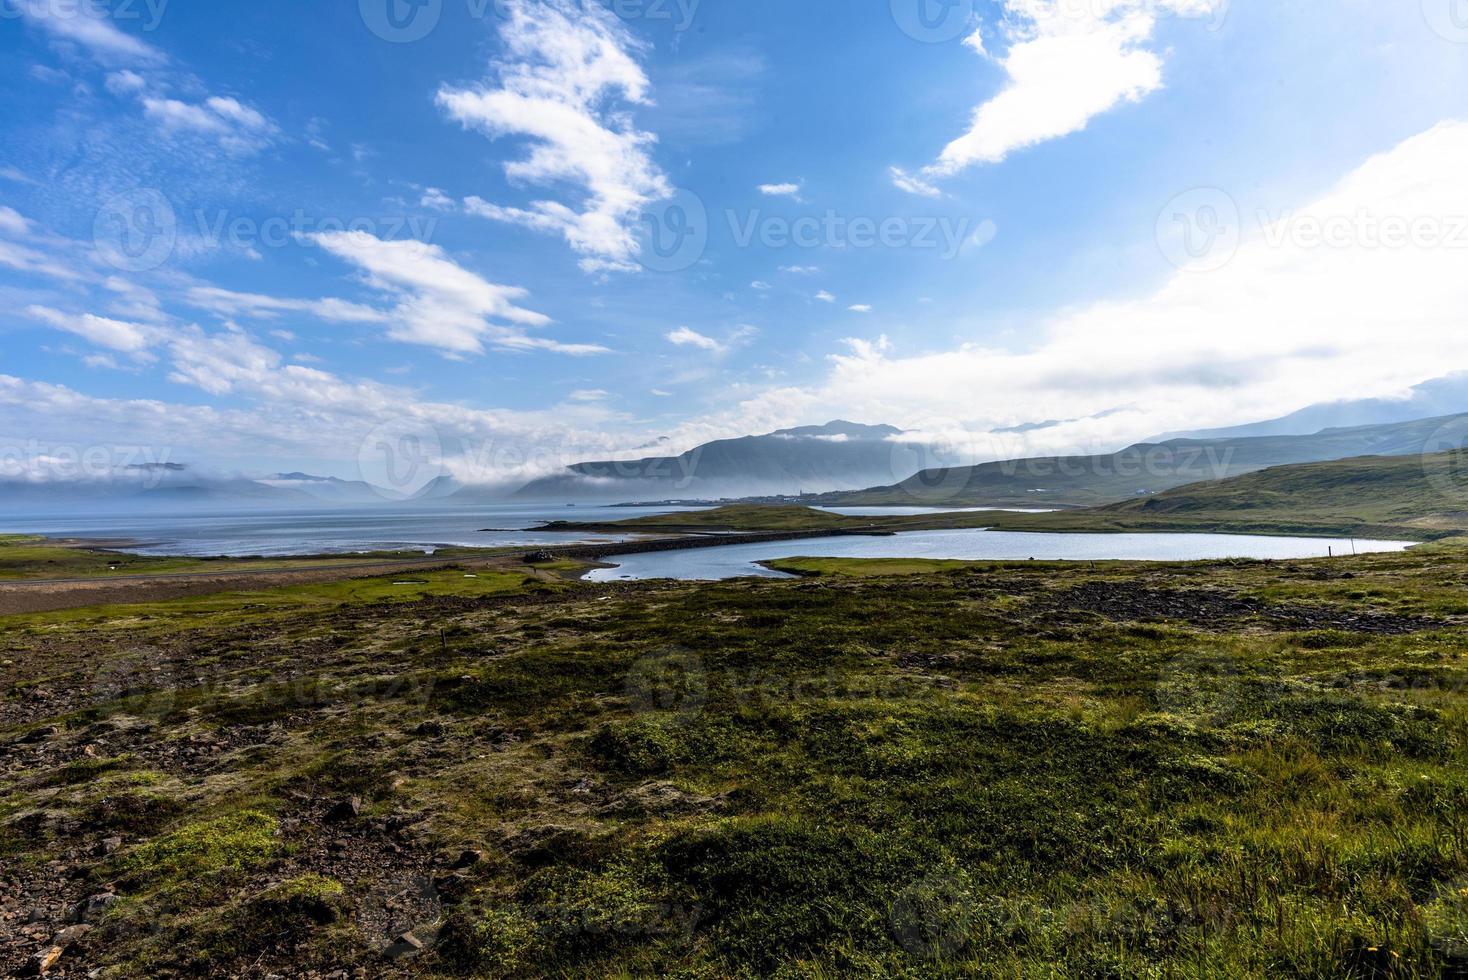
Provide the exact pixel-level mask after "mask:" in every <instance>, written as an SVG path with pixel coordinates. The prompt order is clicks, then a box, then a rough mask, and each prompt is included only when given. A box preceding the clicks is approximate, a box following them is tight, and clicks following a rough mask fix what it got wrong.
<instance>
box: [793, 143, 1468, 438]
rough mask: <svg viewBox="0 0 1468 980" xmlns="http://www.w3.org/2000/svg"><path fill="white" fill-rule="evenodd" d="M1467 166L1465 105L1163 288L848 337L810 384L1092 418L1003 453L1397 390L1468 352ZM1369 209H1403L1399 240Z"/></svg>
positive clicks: (985, 418)
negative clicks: (932, 329) (924, 343)
mask: <svg viewBox="0 0 1468 980" xmlns="http://www.w3.org/2000/svg"><path fill="white" fill-rule="evenodd" d="M1465 171H1468V122H1450V123H1444V124H1442V125H1440V126H1437V127H1435V128H1433V129H1432V130H1430V131H1428V132H1426V133H1423V134H1421V135H1419V136H1416V137H1414V138H1412V139H1410V140H1407V141H1405V142H1404V143H1402V144H1400V145H1399V146H1396V147H1394V148H1392V149H1391V150H1389V151H1387V152H1385V153H1383V154H1380V155H1378V156H1376V157H1374V158H1372V159H1371V160H1369V161H1367V162H1366V163H1364V164H1363V165H1362V166H1360V167H1359V168H1357V169H1356V170H1355V171H1354V172H1353V173H1351V174H1349V175H1348V176H1347V177H1345V178H1344V179H1343V180H1342V181H1340V182H1339V183H1338V184H1337V185H1336V186H1335V187H1333V188H1331V189H1330V190H1329V191H1328V192H1326V193H1324V194H1323V195H1321V196H1320V197H1319V198H1318V199H1317V200H1314V201H1312V202H1310V203H1308V204H1307V205H1305V206H1304V207H1301V208H1299V209H1298V210H1297V211H1295V212H1293V213H1292V214H1290V215H1288V216H1286V217H1284V218H1281V216H1278V215H1274V216H1269V217H1268V218H1267V220H1265V222H1264V224H1263V225H1262V227H1261V226H1260V225H1259V224H1258V223H1257V221H1255V219H1252V218H1251V219H1249V220H1248V222H1246V223H1248V224H1250V225H1252V230H1251V232H1250V233H1249V234H1248V235H1247V236H1246V238H1245V241H1244V243H1243V245H1242V246H1241V247H1240V249H1239V251H1238V253H1237V254H1236V255H1235V256H1234V257H1233V259H1232V261H1230V262H1229V263H1228V264H1227V265H1225V266H1223V267H1222V268H1220V269H1217V270H1216V271H1212V272H1207V273H1203V272H1198V271H1179V272H1176V273H1175V274H1174V275H1172V276H1171V277H1170V278H1169V279H1168V280H1167V282H1166V283H1165V284H1164V285H1162V286H1161V287H1160V288H1158V289H1157V290H1156V291H1155V292H1154V293H1152V294H1151V295H1148V296H1145V297H1142V298H1138V299H1127V300H1122V301H1100V302H1095V303H1091V304H1089V305H1084V306H1080V307H1077V308H1074V309H1068V310H1065V311H1061V312H1058V313H1056V314H1055V315H1054V316H1052V317H1050V318H1049V319H1048V320H1045V321H1043V322H1041V323H1040V324H1038V325H1037V327H1036V330H1035V331H1034V332H1033V333H1032V334H1031V335H1030V336H1031V339H1032V343H1030V344H1029V345H1028V346H1026V347H1024V348H1021V349H1009V348H1005V347H1001V346H997V345H978V344H974V345H966V346H963V347H960V348H958V349H956V350H950V351H945V352H936V353H923V354H914V355H907V356H899V355H897V354H895V353H894V352H892V351H891V350H890V349H886V350H884V349H882V348H881V347H880V346H877V345H871V344H861V343H858V344H854V345H853V346H852V349H851V351H850V352H849V353H844V354H840V355H838V356H836V357H835V358H833V364H834V370H833V372H832V374H831V376H830V378H829V379H828V380H827V382H826V383H825V384H824V385H821V386H814V387H812V388H811V389H810V390H809V391H807V392H806V393H805V394H807V395H809V396H810V397H812V398H813V399H814V402H815V404H817V405H819V406H821V408H822V409H823V410H826V411H829V412H835V413H840V414H850V415H851V416H853V417H856V416H864V417H868V418H874V419H881V420H883V421H886V422H889V423H891V424H894V425H900V426H911V425H915V424H918V423H920V422H921V421H922V420H923V419H931V418H933V417H935V416H937V417H943V418H947V419H951V420H953V422H954V423H955V424H960V423H961V424H962V425H963V426H965V427H968V428H970V429H972V430H973V431H977V432H985V431H987V430H988V429H990V428H993V427H998V426H1011V425H1014V424H1017V423H1023V422H1032V421H1035V420H1038V419H1052V418H1059V419H1077V420H1081V421H1078V422H1075V423H1068V424H1065V425H1061V426H1057V427H1053V428H1049V429H1046V430H1043V431H1038V432H1034V433H1031V434H1028V435H1026V436H1024V437H1023V438H1019V437H1015V438H1013V439H1012V440H1011V441H1010V443H1009V444H1007V445H1006V446H1005V447H1003V452H1002V453H1001V454H1013V453H1023V452H1027V451H1051V450H1072V449H1075V448H1081V447H1086V446H1095V447H1100V448H1105V447H1111V448H1115V447H1116V446H1119V445H1124V444H1126V443H1127V442H1131V441H1135V440H1137V439H1139V438H1145V437H1147V436H1150V435H1155V434H1156V433H1159V432H1165V431H1173V430H1180V429H1194V428H1204V427H1209V426H1215V425H1225V424H1232V423H1237V422H1239V421H1241V420H1252V419H1266V418H1275V417H1279V416H1282V415H1285V414H1288V413H1290V412H1293V411H1296V410H1298V409H1300V408H1303V407H1305V406H1307V405H1310V404H1316V403H1321V402H1329V401H1335V400H1344V399H1356V398H1373V397H1377V398H1389V397H1393V396H1398V395H1401V394H1402V393H1403V392H1405V391H1406V390H1407V389H1409V388H1410V387H1412V386H1413V385H1416V384H1420V383H1421V382H1423V381H1426V380H1429V379H1431V378H1435V377H1440V376H1441V375H1443V374H1445V373H1447V372H1450V371H1452V370H1455V369H1460V368H1462V367H1463V366H1464V365H1468V330H1465V329H1464V326H1465V312H1464V311H1468V183H1465V182H1464V181H1463V179H1462V174H1463V173H1464V172H1465ZM1362 216H1366V223H1365V224H1364V225H1361V226H1360V227H1361V228H1362V231H1361V232H1360V233H1359V234H1356V235H1355V236H1354V237H1352V236H1351V235H1346V236H1344V237H1340V238H1338V240H1337V241H1336V243H1335V244H1334V245H1327V244H1323V243H1319V242H1318V239H1319V237H1320V236H1319V233H1318V232H1319V229H1320V228H1322V227H1323V228H1326V229H1330V228H1343V229H1348V230H1349V229H1353V228H1356V227H1358V224H1357V223H1358V222H1361V221H1362V220H1363V219H1362ZM1373 227H1376V228H1378V229H1382V228H1390V227H1396V228H1397V229H1398V232H1399V233H1400V235H1401V239H1402V240H1400V241H1396V242H1394V243H1393V242H1392V241H1391V240H1390V239H1389V238H1387V237H1386V233H1385V232H1382V231H1379V230H1378V231H1372V230H1371V229H1372V228H1373ZM1312 228H1314V229H1316V231H1315V232H1314V233H1308V234H1307V232H1309V230H1310V229H1312ZM1414 228H1415V229H1419V232H1420V233H1419V232H1413V231H1411V229H1414ZM767 397H769V398H770V399H772V400H773V401H775V402H777V403H778V402H779V401H781V399H782V398H785V397H786V396H784V395H782V394H781V393H779V392H772V393H768V395H767ZM789 401H790V403H792V404H796V405H805V404H807V403H806V402H805V401H803V400H800V401H797V400H795V399H794V397H793V396H790V398H789ZM1118 407H1124V408H1123V410H1122V411H1111V410H1113V409H1117V408H1118Z"/></svg>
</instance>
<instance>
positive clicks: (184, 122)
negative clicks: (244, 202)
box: [143, 96, 276, 154]
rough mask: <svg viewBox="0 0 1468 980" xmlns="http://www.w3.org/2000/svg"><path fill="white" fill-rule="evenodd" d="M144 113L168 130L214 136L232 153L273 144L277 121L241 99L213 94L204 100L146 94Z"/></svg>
mask: <svg viewBox="0 0 1468 980" xmlns="http://www.w3.org/2000/svg"><path fill="white" fill-rule="evenodd" d="M143 112H144V114H145V115H146V116H147V117H148V118H150V119H152V120H154V121H155V122H157V123H158V124H159V125H160V126H161V127H162V128H163V130H164V131H165V132H168V133H180V132H187V133H195V134H200V135H203V136H207V137H210V138H212V139H215V140H217V141H218V142H219V145H220V146H221V147H223V148H224V149H225V150H227V151H228V152H230V153H240V154H247V153H255V152H258V151H259V150H262V149H264V148H265V147H266V146H269V145H270V142H271V140H272V139H273V138H274V136H275V133H276V127H275V124H274V123H272V122H271V121H270V120H269V119H267V118H265V116H264V115H263V114H262V113H261V112H259V111H258V110H256V109H252V108H250V107H249V106H247V105H244V104H243V103H241V102H240V101H239V100H238V99H232V98H227V97H223V96H212V97H210V98H208V99H205V100H204V101H203V102H202V103H199V104H194V103H191V102H181V101H179V100H178V99H166V98H153V97H145V98H144V99H143Z"/></svg>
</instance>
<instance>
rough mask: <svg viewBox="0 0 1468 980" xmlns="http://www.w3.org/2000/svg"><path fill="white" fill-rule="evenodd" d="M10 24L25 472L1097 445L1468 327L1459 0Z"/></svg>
mask: <svg viewBox="0 0 1468 980" xmlns="http://www.w3.org/2000/svg"><path fill="white" fill-rule="evenodd" d="M390 15H391V17H390ZM924 17H926V23H927V24H929V25H932V26H931V27H924V26H923V24H924V23H925V21H924V19H923V18H924ZM395 24H396V25H398V26H394V25H395ZM0 52H3V57H0V83H3V85H4V90H5V91H6V93H7V95H8V98H7V99H6V109H5V111H4V114H3V115H0V208H3V210H0V299H3V302H0V423H3V427H4V432H3V438H4V439H5V440H6V441H7V445H6V446H5V447H4V449H3V451H0V461H3V463H4V465H6V466H8V467H9V468H10V469H12V470H15V471H18V472H22V473H25V474H29V475H32V476H35V475H38V474H46V473H49V472H52V471H54V470H55V469H56V468H57V467H58V466H60V467H63V468H64V464H63V463H58V462H57V460H58V459H64V458H67V457H68V454H72V455H75V454H76V453H78V452H81V451H83V450H93V451H94V454H95V455H96V456H97V458H98V459H108V460H113V461H116V460H119V459H122V458H124V457H126V456H127V455H128V453H129V452H134V451H137V450H139V448H140V447H141V448H142V449H143V450H144V451H145V452H146V453H148V454H151V455H153V456H157V457H164V456H166V457H168V458H170V459H173V460H176V461H182V462H187V463H190V464H193V465H196V466H201V467H206V468H211V469H215V470H220V471H231V472H245V473H252V474H257V473H266V472H271V471H274V470H284V469H306V470H311V471H315V472H325V473H329V474H332V475H338V476H343V477H355V476H357V475H359V474H360V473H361V472H363V467H364V466H366V467H368V468H370V465H371V464H370V462H368V463H364V459H366V458H368V457H370V456H371V449H370V447H371V446H373V445H378V444H380V443H381V440H380V438H378V436H380V434H381V433H382V432H384V431H386V432H390V433H394V434H395V435H401V434H402V433H404V432H408V433H416V434H418V437H419V438H420V439H421V441H423V442H425V443H427V444H431V445H432V446H433V447H435V451H436V452H438V453H439V455H440V456H441V457H442V458H441V463H442V467H443V469H444V470H445V471H447V472H452V473H454V474H455V475H457V476H459V477H460V478H463V479H484V480H488V479H509V480H513V479H516V478H518V477H520V476H525V475H533V474H534V473H537V472H539V471H542V470H544V469H547V468H553V467H555V466H559V465H564V464H565V463H566V462H571V461H575V460H576V459H579V458H583V457H586V456H592V457H599V456H603V455H607V454H611V453H620V452H634V451H637V450H638V449H640V448H641V447H645V446H647V445H651V444H658V445H665V446H667V447H669V448H678V449H681V448H687V447H689V446H691V445H692V444H694V443H696V442H699V441H703V440H705V439H708V438H711V437H716V436H725V435H735V434H742V433H746V432H752V431H765V430H768V429H772V428H775V427H779V426H784V425H793V424H802V423H812V422H822V421H827V420H828V419H830V418H834V417H838V416H844V417H852V418H855V419H857V420H859V421H865V422H871V423H890V424H894V425H898V426H902V427H905V428H910V429H914V430H915V431H920V432H923V433H927V434H929V435H931V436H933V437H937V436H942V437H943V438H944V439H946V440H948V441H950V442H951V443H953V444H955V445H956V446H957V447H958V449H959V450H960V451H963V452H966V453H967V454H968V455H972V456H994V455H1004V454H1008V453H1010V452H1028V451H1053V450H1059V449H1066V450H1071V449H1093V448H1107V447H1115V446H1118V445H1121V444H1125V443H1126V442H1128V441H1131V440H1134V439H1138V438H1142V437H1145V436H1148V435H1152V434H1155V433H1156V432H1160V431H1165V430H1170V429H1178V428H1186V427H1197V426H1204V425H1219V424H1229V423H1234V422H1242V421H1252V420H1255V419H1258V418H1265V417H1271V416H1274V415H1280V414H1285V413H1287V412H1290V411H1293V410H1295V409H1298V408H1301V407H1303V406H1305V405H1308V404H1311V403H1315V402H1320V401H1327V400H1331V399H1333V398H1347V397H1369V396H1391V395H1394V394H1400V393H1402V392H1403V391H1405V390H1406V389H1407V388H1408V387H1410V386H1411V385H1412V384H1415V383H1418V382H1420V381H1422V380H1426V379H1427V378H1430V377H1434V376H1438V375H1442V374H1446V373H1448V372H1450V371H1453V370H1460V369H1463V368H1465V367H1468V336H1464V335H1468V331H1465V330H1463V326H1464V325H1465V324H1464V320H1465V319H1468V316H1465V310H1468V305H1465V303H1468V285H1465V284H1468V276H1465V275H1464V273H1465V272H1468V269H1465V268H1464V266H1465V262H1468V231H1464V232H1463V233H1462V234H1461V235H1460V234H1459V228H1458V226H1459V223H1460V219H1462V221H1463V222H1468V190H1465V188H1464V184H1465V179H1464V177H1463V176H1462V175H1463V174H1464V173H1468V126H1465V124H1463V123H1461V122H1459V121H1460V120H1465V119H1468V5H1465V4H1464V3H1463V2H1462V0H1403V2H1401V3H1393V4H1382V3H1380V2H1379V0H1376V2H1371V0H1342V2H1339V3H1334V4H1330V5H1324V4H1318V3H1312V4H1281V3H1278V2H1264V0H1232V2H1229V0H1003V2H983V0H980V2H975V3H971V4H970V3H967V2H959V0H947V2H945V0H890V2H889V0H873V2H872V3H869V4H863V5H856V4H838V3H835V2H819V3H817V2H812V3H790V2H788V0H783V2H775V0H742V2H740V3H730V2H725V0H615V2H614V0H602V2H585V3H581V2H576V0H498V2H481V0H422V2H421V3H418V4H410V3H409V2H408V0H361V2H360V3H358V2H357V0H338V2H332V3H327V4H287V3H283V2H274V0H259V2H256V3H253V4H248V5H220V4H205V3H198V2H193V3H190V2H185V0H168V2H164V0H151V2H148V0H92V2H84V0H0ZM1383 222H1386V223H1387V225H1388V226H1391V225H1392V222H1399V223H1401V224H1403V226H1404V227H1407V228H1409V229H1411V230H1412V233H1411V234H1409V235H1407V239H1409V240H1407V241H1405V242H1403V243H1400V244H1398V243H1396V242H1395V241H1394V240H1392V241H1387V242H1385V243H1383V242H1382V241H1380V240H1379V239H1380V236H1381V225H1382V223H1383ZM1464 227H1465V228H1468V224H1465V225H1464ZM1322 228H1323V229H1324V231H1325V232H1326V233H1327V235H1326V237H1329V238H1330V239H1331V241H1330V242H1329V243H1326V244H1322V243H1321V242H1319V241H1317V238H1319V237H1320V235H1319V233H1320V231H1321V229H1322ZM1392 230H1393V228H1392V227H1389V228H1388V233H1389V237H1390V232H1391V231H1392ZM652 235H658V236H661V248H659V247H655V243H654V242H653V241H652V240H651V238H650V237H649V236H652ZM1460 239H1461V241H1460ZM680 243H681V248H678V249H672V250H671V251H668V250H669V249H671V247H672V246H673V245H678V244H680ZM662 252H668V254H661V253H662ZM1050 420H1054V421H1057V422H1059V423H1061V424H1058V425H1054V426H1049V427H1047V428H1044V429H1039V430H1035V431H1034V432H1032V433H1030V434H1029V435H1026V436H1025V437H1023V438H1019V437H1016V436H1013V435H1006V436H1003V437H996V436H994V435H992V434H991V433H992V431H993V430H994V429H997V428H1009V427H1013V426H1015V425H1020V424H1024V423H1033V422H1040V421H1050ZM364 447H368V448H364ZM99 465H103V464H99Z"/></svg>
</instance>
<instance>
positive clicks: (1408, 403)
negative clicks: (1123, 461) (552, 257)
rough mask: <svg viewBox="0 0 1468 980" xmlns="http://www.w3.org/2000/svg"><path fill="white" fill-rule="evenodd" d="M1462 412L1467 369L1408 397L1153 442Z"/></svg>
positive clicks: (1327, 407)
mask: <svg viewBox="0 0 1468 980" xmlns="http://www.w3.org/2000/svg"><path fill="white" fill-rule="evenodd" d="M1463 412H1468V372H1463V373H1459V374H1451V375H1448V376H1447V377H1443V378H1437V379H1435V380H1433V381H1427V382H1424V383H1422V384H1420V385H1418V386H1417V387H1415V388H1413V389H1412V391H1411V393H1410V395H1409V397H1407V398H1400V399H1398V398H1362V399H1357V400H1353V401H1340V402H1324V403H1322V404H1319V405H1312V406H1310V407H1309V408H1303V409H1301V410H1300V411H1298V412H1294V413H1292V414H1290V415H1286V416H1284V417H1283V418H1277V419H1270V420H1269V421H1267V422H1254V423H1251V424H1249V425H1232V426H1228V427H1226V428H1222V429H1200V430H1196V431H1192V432H1171V433H1168V434H1167V435H1164V436H1159V437H1157V439H1155V440H1152V441H1156V442H1162V441H1166V440H1168V439H1239V438H1250V437H1254V436H1288V435H1307V434H1309V433H1313V432H1320V431H1321V430H1322V429H1341V428H1353V427H1360V426H1366V425H1388V424H1391V423H1393V422H1408V421H1411V420H1413V419H1423V418H1435V417H1441V416H1447V415H1458V414H1460V413H1463Z"/></svg>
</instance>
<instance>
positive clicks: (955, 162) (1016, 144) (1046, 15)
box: [892, 0, 1227, 196]
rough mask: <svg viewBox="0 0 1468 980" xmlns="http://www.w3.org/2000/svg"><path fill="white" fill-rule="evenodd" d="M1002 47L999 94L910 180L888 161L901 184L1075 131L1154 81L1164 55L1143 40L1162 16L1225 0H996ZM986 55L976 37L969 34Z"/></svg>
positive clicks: (1203, 12) (919, 189)
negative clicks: (1076, 0) (1091, 0)
mask: <svg viewBox="0 0 1468 980" xmlns="http://www.w3.org/2000/svg"><path fill="white" fill-rule="evenodd" d="M1003 2H1004V8H1005V13H1006V15H1007V16H1006V17H1005V19H1004V22H1003V32H1004V34H1005V35H1006V39H1007V40H1008V42H1009V47H1008V50H1007V51H1006V52H1005V53H1004V54H1003V55H1000V56H998V57H997V58H996V59H995V60H996V61H997V63H998V64H999V66H1000V67H1001V68H1003V69H1004V73H1005V75H1006V76H1007V80H1006V82H1005V84H1004V87H1003V88H1002V89H1001V90H1000V92H999V94H997V95H995V96H994V97H993V98H991V99H990V100H988V101H987V102H985V103H983V104H982V105H980V106H979V107H978V108H977V109H975V110H974V114H973V119H972V121H971V123H970V127H969V130H968V132H966V133H964V134H963V135H962V136H960V137H958V138H957V139H955V140H954V141H953V142H951V143H949V144H948V146H947V147H945V148H944V150H943V152H942V154H941V155H940V156H939V158H938V160H937V162H936V163H934V164H933V165H932V166H930V167H927V168H926V169H925V170H924V171H923V175H922V177H921V178H914V177H912V176H911V175H909V174H906V173H905V172H903V171H901V170H900V169H898V168H893V170H892V178H893V182H894V183H895V184H896V185H897V186H898V187H901V188H902V189H903V190H908V191H911V192H913V193H919V194H926V195H927V196H934V193H933V192H935V191H936V190H937V189H936V188H935V187H933V186H932V184H931V183H930V179H931V178H934V177H948V176H952V175H953V174H956V173H958V172H959V171H962V170H964V169H966V168H968V167H970V166H973V165H975V164H981V163H998V162H999V161H1001V160H1003V159H1004V158H1005V157H1007V156H1009V154H1011V153H1013V152H1014V151H1016V150H1020V149H1024V148H1026V147H1030V146H1034V145H1036V144H1038V143H1043V142H1046V141H1047V140H1053V139H1058V138H1060V137H1062V136H1067V135H1069V134H1071V133H1075V132H1079V131H1080V130H1083V129H1085V128H1086V126H1087V124H1089V123H1090V121H1091V120H1092V119H1094V118H1095V117H1096V116H1098V115H1101V114H1102V113H1105V112H1107V111H1109V110H1111V109H1113V108H1115V107H1116V106H1118V105H1120V104H1122V103H1124V102H1139V101H1141V100H1142V99H1143V98H1145V97H1146V96H1148V95H1150V94H1152V93H1153V92H1155V91H1157V90H1158V89H1159V88H1161V87H1162V59H1161V57H1160V56H1159V55H1158V54H1157V53H1156V52H1155V51H1153V50H1151V49H1150V48H1149V47H1148V46H1147V45H1148V44H1149V43H1150V42H1151V41H1152V38H1153V35H1154V33H1155V31H1156V27H1157V20H1158V17H1159V16H1160V15H1167V14H1172V15H1178V16H1184V17H1196V16H1207V15H1209V14H1211V13H1212V12H1213V11H1214V10H1215V8H1217V7H1219V6H1220V5H1222V4H1223V3H1226V2H1227V0H1097V2H1094V3H1074V2H1070V0H1003ZM967 43H968V46H969V47H971V48H973V49H974V50H975V51H976V52H977V53H978V54H979V55H980V56H983V57H989V54H988V52H987V51H986V50H985V47H984V42H983V39H982V37H981V36H980V35H979V34H977V33H975V34H974V35H973V36H971V37H970V38H969V39H968V41H967Z"/></svg>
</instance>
